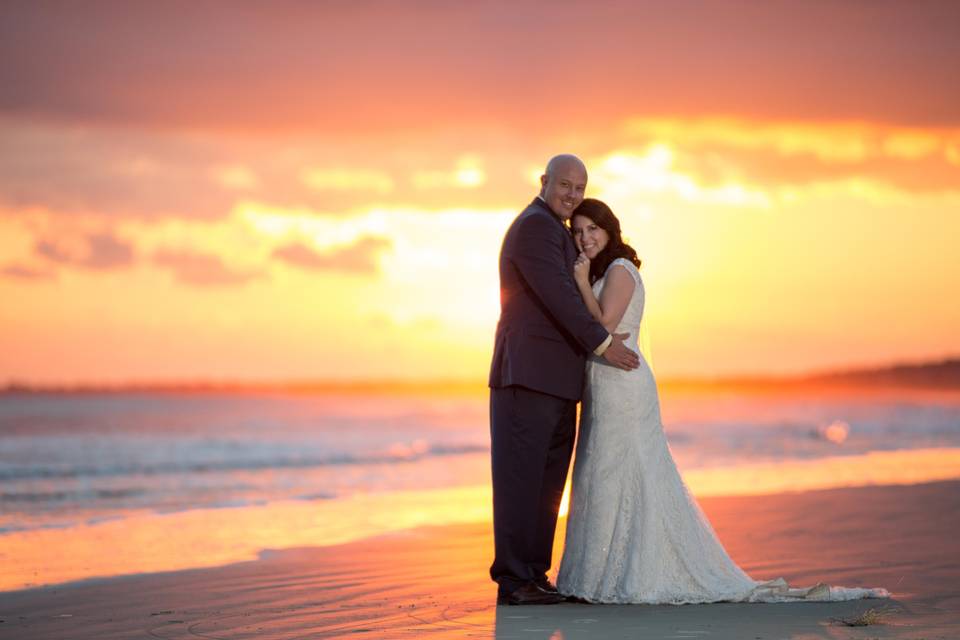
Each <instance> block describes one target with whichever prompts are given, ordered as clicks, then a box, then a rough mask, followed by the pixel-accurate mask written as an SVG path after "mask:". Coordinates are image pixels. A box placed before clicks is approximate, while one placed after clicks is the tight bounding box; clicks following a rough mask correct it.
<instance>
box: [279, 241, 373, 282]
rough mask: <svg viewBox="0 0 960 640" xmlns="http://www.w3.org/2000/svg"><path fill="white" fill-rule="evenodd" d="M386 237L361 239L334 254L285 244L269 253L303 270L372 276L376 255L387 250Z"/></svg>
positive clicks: (333, 252) (300, 245)
mask: <svg viewBox="0 0 960 640" xmlns="http://www.w3.org/2000/svg"><path fill="white" fill-rule="evenodd" d="M390 246H391V243H390V241H389V240H387V239H386V238H378V237H375V236H365V237H363V238H360V239H359V240H358V241H357V242H355V243H353V244H351V245H349V246H347V247H341V248H338V249H336V250H334V251H329V252H326V253H318V252H317V251H314V250H313V249H311V248H309V247H307V246H304V245H302V244H288V245H285V246H283V247H280V248H278V249H276V250H274V252H273V257H274V258H277V259H279V260H282V261H284V262H287V263H289V264H292V265H295V266H297V267H301V268H303V269H312V270H323V271H344V272H348V273H364V274H369V273H375V272H376V271H377V268H378V258H379V255H380V253H382V252H383V251H384V250H386V249H389V248H390Z"/></svg>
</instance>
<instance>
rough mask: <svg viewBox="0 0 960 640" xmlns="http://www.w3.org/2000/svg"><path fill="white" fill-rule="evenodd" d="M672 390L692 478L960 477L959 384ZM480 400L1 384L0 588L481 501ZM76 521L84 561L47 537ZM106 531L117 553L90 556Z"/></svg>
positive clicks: (665, 405) (786, 483) (438, 512)
mask: <svg viewBox="0 0 960 640" xmlns="http://www.w3.org/2000/svg"><path fill="white" fill-rule="evenodd" d="M661 402H662V413H663V418H664V423H665V428H666V431H667V435H668V438H669V441H670V446H671V450H672V451H673V454H674V457H675V459H676V460H677V463H678V466H679V467H680V469H681V471H682V473H683V475H684V477H685V478H686V480H687V482H688V484H689V485H690V486H691V490H692V491H693V492H694V494H695V495H717V494H721V495H722V494H737V493H739V494H743V493H777V492H782V491H791V490H805V489H812V488H826V487H831V486H851V485H862V484H896V483H911V482H919V481H928V480H934V479H944V478H946V477H960V394H957V393H926V392H918V391H895V390H886V391H875V392H871V391H863V390H846V391H829V390H821V391H816V390H795V391H783V392H776V391H769V390H767V391H751V390H736V389H732V390H731V389H727V390H712V391H703V390H698V391H675V392H667V393H664V394H663V395H662V400H661ZM487 404H488V398H487V395H486V393H484V392H483V391H482V390H478V391H477V392H476V393H437V394H433V395H431V394H429V393H425V392H417V393H410V394H403V393H398V392H396V391H390V392H382V393H381V392H365V393H359V392H352V393H292V392H291V393H281V392H262V393H252V392H243V393H240V392H236V393H232V392H216V393H215V392H203V393H197V392H192V393H191V392H183V393H177V392H111V393H39V392H33V393H26V392H24V393H6V394H3V395H0V558H2V559H3V560H4V561H5V562H6V563H7V566H8V568H9V569H10V570H11V573H10V574H9V575H8V576H7V577H6V578H5V582H3V583H2V584H0V590H2V589H4V588H14V587H17V588H19V587H22V586H25V585H30V584H47V583H52V582H59V581H64V580H68V579H76V578H82V577H89V576H96V575H109V574H114V573H116V572H119V571H121V569H119V568H118V566H119V563H120V558H123V567H124V568H123V569H122V571H140V570H158V569H168V568H169V569H174V568H183V567H187V566H205V565H209V564H216V563H222V562H228V561H233V560H236V559H240V558H248V557H250V556H251V554H256V553H257V552H258V551H259V549H262V548H264V547H266V546H272V547H283V546H289V545H302V544H314V543H316V544H326V543H334V542H339V541H344V540H348V539H350V538H351V537H352V536H361V535H375V534H377V533H378V532H382V531H389V530H398V529H401V528H403V527H407V526H419V525H421V524H424V523H431V522H435V521H436V522H449V521H456V520H458V519H459V520H460V521H464V520H472V521H475V520H477V519H482V518H488V517H489V504H488V493H487V492H488V491H489V477H490V472H489V427H488V422H487ZM241 530H242V531H243V533H242V535H241V534H239V533H238V532H239V531H241ZM178 536H180V537H179V538H178ZM230 536H233V537H234V538H236V537H238V536H239V537H242V538H244V540H245V544H246V545H247V546H245V547H244V548H242V549H241V548H238V547H236V540H232V539H231V538H230ZM145 538H149V539H150V540H154V542H152V543H151V545H153V546H152V548H153V549H155V552H153V556H152V557H151V556H150V554H147V553H145V552H144V544H145V543H143V542H142V541H143V540H144V539H145ZM67 540H69V541H70V542H69V544H70V545H71V553H72V554H74V555H77V554H79V555H78V556H77V557H81V556H83V554H84V553H86V556H85V557H84V558H83V560H82V562H81V560H78V559H76V558H74V557H73V556H66V555H65V556H63V557H60V556H57V557H53V556H51V551H50V549H51V548H52V547H55V546H57V545H61V544H64V541H67ZM80 540H88V542H84V543H83V544H84V545H86V544H88V546H89V551H87V552H81V551H77V548H78V545H79V546H82V545H81V542H78V541H80ZM217 540H219V542H216V541H217ZM134 541H137V542H136V544H134ZM128 542H129V544H130V545H131V546H130V548H129V550H128V551H126V552H124V551H123V549H122V548H121V547H123V545H125V544H127V543H128ZM105 544H109V545H111V547H113V548H114V549H115V550H116V558H113V559H111V560H110V561H109V562H108V561H107V560H104V559H101V560H98V561H96V562H95V561H93V560H91V559H90V558H91V557H93V556H96V555H97V553H98V552H97V550H98V549H99V548H102V546H103V545H105ZM84 548H86V547H84ZM98 557H99V556H98ZM37 565H42V566H41V567H40V568H39V573H38V566H37Z"/></svg>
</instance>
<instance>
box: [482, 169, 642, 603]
mask: <svg viewBox="0 0 960 640" xmlns="http://www.w3.org/2000/svg"><path fill="white" fill-rule="evenodd" d="M540 184H541V189H540V195H538V196H537V197H536V198H535V199H534V200H533V202H531V203H530V204H529V205H528V206H527V208H526V209H524V210H523V212H522V213H520V215H519V216H517V218H516V220H514V221H513V223H512V224H511V225H510V228H509V229H508V230H507V234H506V236H505V237H504V240H503V246H502V248H501V250H500V321H499V322H498V323H497V333H496V340H495V344H494V352H493V363H492V365H491V367H490V380H489V386H490V439H491V456H492V470H493V532H494V548H495V549H494V553H495V556H494V560H493V565H492V566H491V567H490V576H491V577H492V578H493V580H494V581H496V582H497V584H498V589H497V603H498V604H554V603H557V602H561V601H562V600H563V597H562V596H560V595H559V594H558V593H557V590H556V587H554V586H553V585H552V584H551V583H550V582H549V580H548V579H547V571H548V570H549V569H550V560H551V556H552V554H553V539H554V532H555V530H556V526H557V512H558V511H559V509H560V499H561V497H562V495H563V486H564V483H565V482H566V479H567V471H568V470H569V467H570V456H571V454H572V452H573V443H574V436H575V433H576V408H577V402H579V400H580V395H581V392H582V389H583V375H584V366H585V364H586V357H587V354H589V353H596V354H597V355H598V356H601V357H603V358H604V359H606V360H607V361H608V362H609V363H610V364H611V365H613V366H616V367H620V368H621V369H627V370H629V369H635V368H636V367H637V366H638V365H639V357H638V356H637V354H636V353H634V352H633V351H631V350H630V349H628V348H627V347H625V346H624V344H623V340H624V339H625V338H626V337H627V336H626V335H625V334H617V335H610V334H609V333H608V332H607V330H606V329H604V328H603V326H602V325H601V324H600V323H599V322H597V321H596V320H594V318H593V316H591V315H590V312H589V311H588V310H587V307H586V305H585V304H584V302H583V299H582V298H581V297H580V292H579V290H578V289H577V285H576V283H575V282H574V279H573V262H574V260H575V259H576V257H577V250H576V248H575V246H574V244H573V238H572V236H571V235H570V232H569V230H568V228H567V226H566V225H567V221H568V220H570V218H571V217H572V216H573V211H574V210H575V209H576V208H577V205H579V204H580V202H581V201H582V200H583V196H584V191H585V190H586V187H587V169H586V167H585V166H584V164H583V162H581V161H580V159H579V158H577V157H576V156H573V155H568V154H564V155H559V156H556V157H554V158H551V159H550V161H549V162H548V163H547V167H546V170H545V171H544V173H543V175H542V176H541V177H540Z"/></svg>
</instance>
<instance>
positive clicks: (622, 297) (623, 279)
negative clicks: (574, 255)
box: [574, 261, 634, 333]
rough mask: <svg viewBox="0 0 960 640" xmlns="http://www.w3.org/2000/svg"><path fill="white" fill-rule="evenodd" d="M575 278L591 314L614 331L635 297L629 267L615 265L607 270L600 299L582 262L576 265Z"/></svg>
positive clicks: (610, 330) (588, 266)
mask: <svg viewBox="0 0 960 640" xmlns="http://www.w3.org/2000/svg"><path fill="white" fill-rule="evenodd" d="M589 269H590V263H589V261H588V262H586V271H587V272H588V271H589ZM574 274H575V278H574V279H575V280H576V282H577V288H579V289H580V295H582V296H583V301H584V303H585V304H586V305H587V309H588V310H589V311H590V314H591V315H592V316H593V317H594V318H596V319H597V321H599V322H600V324H602V325H603V327H604V328H605V329H606V330H607V331H609V332H610V333H613V332H614V331H615V330H616V328H617V325H618V324H620V320H622V319H623V314H624V313H626V311H627V306H629V304H630V298H632V297H633V289H634V280H633V276H631V275H630V274H629V273H628V272H627V268H626V267H624V266H622V265H619V264H617V265H614V266H613V267H611V268H610V270H609V271H608V272H607V275H606V280H605V283H604V285H603V291H601V292H600V299H599V300H597V298H596V296H594V295H593V289H591V288H590V283H589V281H588V280H587V279H586V274H585V273H584V266H583V263H582V262H581V263H580V264H578V265H576V266H575V267H574Z"/></svg>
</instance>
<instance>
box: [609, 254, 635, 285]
mask: <svg viewBox="0 0 960 640" xmlns="http://www.w3.org/2000/svg"><path fill="white" fill-rule="evenodd" d="M617 266H620V267H623V268H624V269H625V270H626V271H627V273H629V274H630V275H631V276H632V277H633V279H634V280H635V281H636V282H637V284H641V282H640V271H639V270H638V269H637V265H635V264H633V263H632V262H630V261H629V260H627V259H626V258H617V259H616V260H614V261H613V262H611V263H610V265H609V266H608V267H607V274H609V273H610V270H611V269H613V268H614V267H617Z"/></svg>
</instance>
